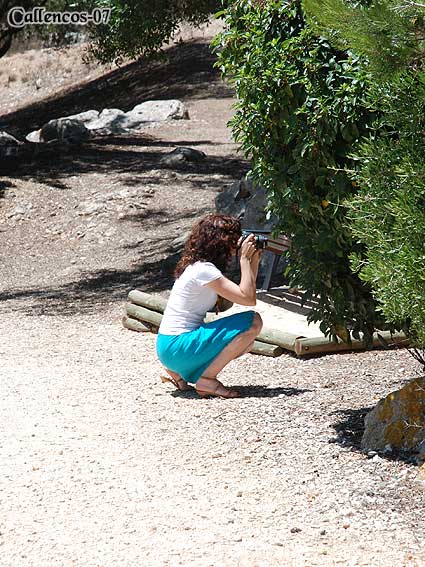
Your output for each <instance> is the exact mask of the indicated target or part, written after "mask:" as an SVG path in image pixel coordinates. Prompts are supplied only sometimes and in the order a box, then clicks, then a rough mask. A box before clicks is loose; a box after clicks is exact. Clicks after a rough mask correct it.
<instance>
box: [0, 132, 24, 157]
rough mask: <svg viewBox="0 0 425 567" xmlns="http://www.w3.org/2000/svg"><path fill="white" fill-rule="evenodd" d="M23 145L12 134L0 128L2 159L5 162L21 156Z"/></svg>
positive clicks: (0, 153)
mask: <svg viewBox="0 0 425 567" xmlns="http://www.w3.org/2000/svg"><path fill="white" fill-rule="evenodd" d="M23 145H24V144H23V142H20V141H19V140H17V139H16V138H15V137H14V136H12V135H11V134H8V133H7V132H6V131H4V130H0V161H1V162H3V163H4V164H8V163H11V162H14V161H15V160H16V159H17V158H19V157H20V156H21V154H22V147H23Z"/></svg>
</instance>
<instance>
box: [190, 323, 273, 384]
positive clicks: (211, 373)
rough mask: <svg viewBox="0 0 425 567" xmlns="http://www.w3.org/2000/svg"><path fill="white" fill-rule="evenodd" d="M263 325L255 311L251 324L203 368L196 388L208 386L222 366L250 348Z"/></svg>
mask: <svg viewBox="0 0 425 567" xmlns="http://www.w3.org/2000/svg"><path fill="white" fill-rule="evenodd" d="M262 326H263V321H262V319H261V316H260V315H259V314H258V313H255V315H254V320H253V322H252V326H251V327H250V328H249V329H248V331H245V332H244V333H241V334H240V335H238V336H237V337H235V338H234V339H233V341H232V342H231V343H229V344H228V345H227V346H226V348H224V349H223V350H222V351H221V353H220V354H219V355H218V356H217V358H215V359H214V360H213V362H212V363H211V364H210V365H209V366H208V368H206V370H204V372H203V374H202V376H201V378H199V380H198V381H197V382H196V388H198V387H199V389H201V390H202V389H204V388H208V387H209V386H208V379H214V378H216V376H217V374H218V373H219V372H220V371H221V370H223V368H224V367H225V366H226V365H227V364H229V362H230V361H231V360H234V359H235V358H237V357H238V356H241V355H242V354H244V353H245V352H247V350H248V348H249V350H250V349H251V348H252V343H253V342H254V339H255V337H256V336H257V335H258V334H259V333H260V331H261V328H262Z"/></svg>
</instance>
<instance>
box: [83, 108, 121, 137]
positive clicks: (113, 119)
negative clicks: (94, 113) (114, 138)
mask: <svg viewBox="0 0 425 567" xmlns="http://www.w3.org/2000/svg"><path fill="white" fill-rule="evenodd" d="M126 116H127V114H126V113H125V112H124V111H123V110H120V109H119V108H104V109H103V110H102V112H101V113H100V114H99V115H98V117H97V118H96V119H95V120H91V121H89V122H87V123H86V126H87V128H88V129H89V130H91V131H92V132H93V131H96V132H95V133H96V134H101V135H107V134H123V133H124V132H126V131H127V126H126V125H125V120H126Z"/></svg>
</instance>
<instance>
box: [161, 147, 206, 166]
mask: <svg viewBox="0 0 425 567" xmlns="http://www.w3.org/2000/svg"><path fill="white" fill-rule="evenodd" d="M205 157H206V154H205V153H204V152H201V151H199V150H194V149H192V148H185V147H180V148H176V149H175V150H173V151H172V152H170V153H168V154H166V155H165V156H164V157H162V158H161V160H160V162H161V163H162V164H164V165H171V166H172V165H179V164H181V163H186V162H190V161H195V162H199V161H202V160H203V159H205Z"/></svg>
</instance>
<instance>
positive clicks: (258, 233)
mask: <svg viewBox="0 0 425 567" xmlns="http://www.w3.org/2000/svg"><path fill="white" fill-rule="evenodd" d="M269 232H270V231H262V230H250V229H245V230H243V231H242V242H243V241H244V240H245V239H246V238H248V236H249V235H250V234H253V235H254V237H255V240H254V244H255V248H257V250H259V249H264V248H266V246H267V243H268V241H269V238H268V236H267V235H268V234H269ZM242 242H241V245H242Z"/></svg>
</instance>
